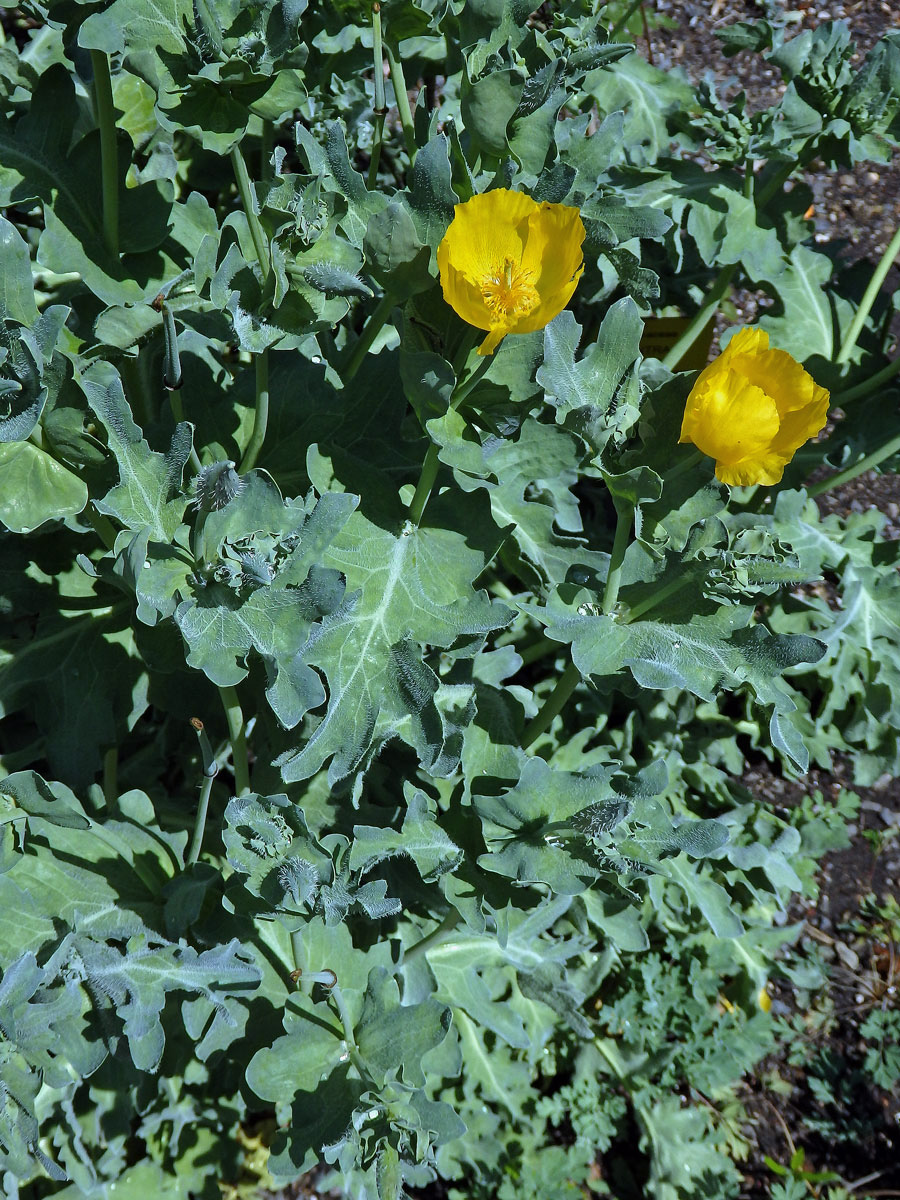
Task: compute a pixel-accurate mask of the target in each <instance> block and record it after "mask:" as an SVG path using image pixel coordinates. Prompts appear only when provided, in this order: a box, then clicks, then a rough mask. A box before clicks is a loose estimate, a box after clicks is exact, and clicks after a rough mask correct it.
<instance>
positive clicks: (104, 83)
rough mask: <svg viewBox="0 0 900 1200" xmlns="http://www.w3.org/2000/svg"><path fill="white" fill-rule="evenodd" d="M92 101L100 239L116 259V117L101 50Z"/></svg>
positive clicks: (96, 53) (95, 56)
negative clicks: (96, 132)
mask: <svg viewBox="0 0 900 1200" xmlns="http://www.w3.org/2000/svg"><path fill="white" fill-rule="evenodd" d="M91 67H92V69H93V72H94V101H95V104H96V109H97V124H98V126H99V127H100V176H101V185H102V196H103V236H104V239H105V241H106V246H107V249H108V250H109V252H110V254H112V255H113V257H114V258H118V257H119V159H118V150H117V149H116V114H115V112H114V111H113V98H112V83H111V81H110V77H109V59H108V58H107V57H106V55H105V54H104V52H103V51H102V50H92V51H91Z"/></svg>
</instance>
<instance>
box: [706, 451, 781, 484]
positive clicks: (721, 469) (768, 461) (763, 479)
mask: <svg viewBox="0 0 900 1200" xmlns="http://www.w3.org/2000/svg"><path fill="white" fill-rule="evenodd" d="M790 460H791V456H790V455H782V454H777V453H776V452H774V451H772V450H765V451H762V452H761V453H759V454H755V455H748V456H747V458H743V459H741V461H740V462H736V463H723V462H717V463H716V479H719V480H721V482H722V483H729V484H731V486H732V487H750V486H751V485H752V484H754V483H762V484H766V485H768V486H770V485H771V484H773V483H781V477H782V475H783V474H784V468H785V467H786V466H787V464H788V463H789V462H790Z"/></svg>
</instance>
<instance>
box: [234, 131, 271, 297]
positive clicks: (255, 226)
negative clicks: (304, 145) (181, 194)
mask: <svg viewBox="0 0 900 1200" xmlns="http://www.w3.org/2000/svg"><path fill="white" fill-rule="evenodd" d="M231 165H232V168H233V170H234V179H235V183H237V190H238V195H239V196H240V198H241V205H242V207H243V209H244V213H245V214H246V217H247V224H248V225H249V226H250V237H251V239H252V240H253V250H254V252H255V254H256V259H257V262H258V263H259V269H260V270H261V271H262V274H263V279H265V278H266V276H267V275H268V273H269V248H268V243H267V241H266V235H265V234H264V233H263V227H262V225H261V224H260V223H259V214H258V213H257V211H256V197H255V196H254V194H253V187H252V185H251V183H250V176H249V175H248V173H247V164H246V163H245V162H244V156H243V154H241V147H240V145H237V146H234V147H232V150H231Z"/></svg>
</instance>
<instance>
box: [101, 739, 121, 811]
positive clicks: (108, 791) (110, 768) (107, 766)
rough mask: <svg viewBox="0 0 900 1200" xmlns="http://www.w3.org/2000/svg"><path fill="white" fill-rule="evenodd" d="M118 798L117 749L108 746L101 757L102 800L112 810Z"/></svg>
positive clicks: (116, 747)
mask: <svg viewBox="0 0 900 1200" xmlns="http://www.w3.org/2000/svg"><path fill="white" fill-rule="evenodd" d="M118 798H119V748H118V746H110V748H109V749H108V750H107V751H106V753H105V754H104V755H103V799H104V800H105V801H106V807H107V808H112V806H113V805H114V804H115V802H116V801H117V800H118Z"/></svg>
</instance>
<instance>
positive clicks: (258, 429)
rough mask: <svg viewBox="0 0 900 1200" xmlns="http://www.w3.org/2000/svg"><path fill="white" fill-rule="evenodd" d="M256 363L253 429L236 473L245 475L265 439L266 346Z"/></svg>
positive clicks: (267, 402) (267, 398) (258, 355)
mask: <svg viewBox="0 0 900 1200" xmlns="http://www.w3.org/2000/svg"><path fill="white" fill-rule="evenodd" d="M255 363H256V409H255V411H254V414H253V431H252V433H251V434H250V441H249V442H248V443H247V449H246V450H245V451H244V457H243V458H242V459H241V465H240V467H238V473H239V474H241V475H246V473H247V472H248V471H252V470H253V468H254V467H255V466H256V459H257V457H258V456H259V452H260V450H261V449H262V445H263V442H264V441H265V440H266V427H267V425H268V423H269V351H268V348H267V349H265V350H263V351H262V353H260V354H257V355H256V356H255Z"/></svg>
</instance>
